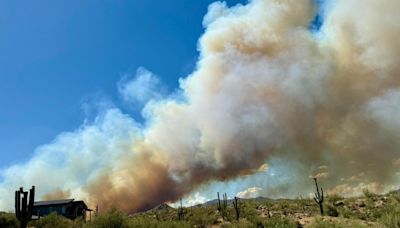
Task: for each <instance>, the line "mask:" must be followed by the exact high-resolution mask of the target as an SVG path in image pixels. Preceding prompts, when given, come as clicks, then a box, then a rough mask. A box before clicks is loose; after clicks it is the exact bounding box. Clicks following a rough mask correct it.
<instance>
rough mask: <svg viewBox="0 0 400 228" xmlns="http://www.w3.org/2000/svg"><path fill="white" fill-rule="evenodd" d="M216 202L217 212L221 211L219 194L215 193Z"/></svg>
mask: <svg viewBox="0 0 400 228" xmlns="http://www.w3.org/2000/svg"><path fill="white" fill-rule="evenodd" d="M217 197H218V202H217V210H218V211H221V209H222V208H221V200H220V199H219V192H217Z"/></svg>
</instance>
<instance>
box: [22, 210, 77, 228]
mask: <svg viewBox="0 0 400 228" xmlns="http://www.w3.org/2000/svg"><path fill="white" fill-rule="evenodd" d="M29 226H34V227H36V228H54V227H57V228H70V227H73V221H72V220H69V219H67V218H65V217H63V216H61V215H58V214H57V213H56V212H53V213H51V214H49V215H47V216H44V217H41V218H40V219H39V220H35V221H31V222H29Z"/></svg>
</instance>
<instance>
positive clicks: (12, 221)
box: [0, 212, 19, 228]
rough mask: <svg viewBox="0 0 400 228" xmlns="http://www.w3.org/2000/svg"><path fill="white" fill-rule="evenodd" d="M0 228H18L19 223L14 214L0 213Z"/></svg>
mask: <svg viewBox="0 0 400 228" xmlns="http://www.w3.org/2000/svg"><path fill="white" fill-rule="evenodd" d="M0 227H9V228H14V227H15V228H18V227H19V221H18V219H17V218H16V217H15V214H12V213H6V212H0Z"/></svg>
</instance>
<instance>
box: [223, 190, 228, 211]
mask: <svg viewBox="0 0 400 228" xmlns="http://www.w3.org/2000/svg"><path fill="white" fill-rule="evenodd" d="M222 197H223V201H222V207H223V209H224V210H226V209H227V208H228V196H227V195H226V193H224V194H223V195H222Z"/></svg>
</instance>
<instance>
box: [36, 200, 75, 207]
mask: <svg viewBox="0 0 400 228" xmlns="http://www.w3.org/2000/svg"><path fill="white" fill-rule="evenodd" d="M72 201H74V199H62V200H49V201H36V202H35V203H34V204H33V206H36V207H37V206H47V205H58V204H68V203H71V202H72Z"/></svg>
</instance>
